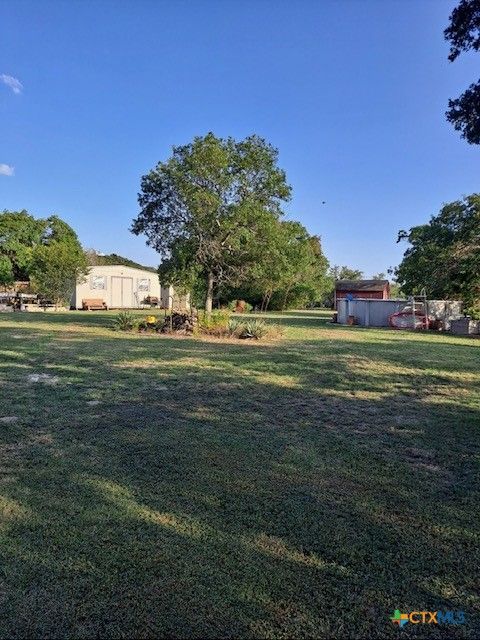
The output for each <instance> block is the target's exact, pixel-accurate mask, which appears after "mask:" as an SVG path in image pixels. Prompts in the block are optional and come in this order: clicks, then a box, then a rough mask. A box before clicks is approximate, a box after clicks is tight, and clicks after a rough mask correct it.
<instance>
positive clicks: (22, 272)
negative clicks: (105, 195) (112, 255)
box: [0, 211, 87, 304]
mask: <svg viewBox="0 0 480 640" xmlns="http://www.w3.org/2000/svg"><path fill="white" fill-rule="evenodd" d="M86 270H87V260H86V257H85V254H84V252H83V249H82V247H81V245H80V242H79V241H78V238H77V234H76V233H75V231H74V230H73V229H72V228H71V227H70V226H69V225H68V224H67V223H66V222H64V221H63V220H61V218H59V217H58V216H56V215H52V216H50V217H48V218H40V219H35V218H34V217H33V216H31V215H30V214H29V213H27V212H26V211H4V212H3V213H1V214H0V284H3V285H6V284H11V283H12V281H14V280H31V281H32V284H34V286H35V288H36V289H37V292H38V293H41V294H43V295H44V296H45V297H48V298H51V299H52V300H54V302H55V303H56V304H58V303H59V302H60V301H68V300H69V298H70V296H71V293H72V291H73V287H74V286H75V282H76V281H78V279H79V278H81V277H82V276H83V274H84V273H85V272H86Z"/></svg>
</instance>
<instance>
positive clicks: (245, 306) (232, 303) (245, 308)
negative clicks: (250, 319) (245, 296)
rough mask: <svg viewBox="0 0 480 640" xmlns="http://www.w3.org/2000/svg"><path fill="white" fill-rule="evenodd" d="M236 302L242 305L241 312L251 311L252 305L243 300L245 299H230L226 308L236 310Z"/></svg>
mask: <svg viewBox="0 0 480 640" xmlns="http://www.w3.org/2000/svg"><path fill="white" fill-rule="evenodd" d="M238 303H240V306H242V307H243V311H242V312H241V313H251V311H252V309H253V306H252V305H251V304H250V303H249V302H245V300H231V301H230V302H229V303H228V305H227V309H229V310H230V311H236V309H237V304H238Z"/></svg>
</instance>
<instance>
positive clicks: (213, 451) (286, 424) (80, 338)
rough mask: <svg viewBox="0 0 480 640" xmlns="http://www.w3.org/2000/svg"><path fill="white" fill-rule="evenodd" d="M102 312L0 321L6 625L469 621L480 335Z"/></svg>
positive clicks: (426, 629)
mask: <svg viewBox="0 0 480 640" xmlns="http://www.w3.org/2000/svg"><path fill="white" fill-rule="evenodd" d="M111 318H112V315H111V314H108V313H102V312H97V313H95V312H91V313H82V312H71V313H63V314H60V313H59V314H55V313H47V314H33V313H32V314H3V315H1V316H0V367H1V369H0V419H1V420H0V434H1V438H0V470H1V473H0V483H1V485H0V637H2V638H3V637H26V636H27V637H32V636H33V637H38V638H43V637H50V638H52V637H56V638H58V637H69V638H71V637H75V638H95V637H102V638H105V637H112V638H129V637H132V636H135V637H165V636H167V637H168V636H176V637H194V638H227V637H257V638H291V637H312V638H314V637H320V638H328V637H332V636H336V637H342V638H343V637H357V638H360V637H365V638H367V637H368V638H373V637H387V638H388V637H399V636H400V635H401V636H402V637H412V636H414V637H443V638H447V637H449V638H451V637H459V638H461V637H471V638H473V637H478V633H479V630H478V623H479V617H478V614H479V605H480V597H479V591H478V586H479V583H478V574H479V571H478V570H479V567H480V545H479V520H480V500H479V491H478V488H479V474H478V459H479V447H478V443H479V430H480V340H475V339H468V338H460V337H451V336H448V335H441V334H431V333H428V334H427V333H415V334H412V333H408V332H395V331H389V330H380V329H361V328H355V327H340V326H335V325H331V324H329V323H328V322H327V319H328V318H329V314H327V313H323V314H322V313H319V312H291V313H286V314H282V315H277V316H274V315H272V316H269V319H270V318H271V319H272V321H274V322H275V323H278V324H282V325H284V328H285V333H284V337H283V338H282V339H280V340H276V341H274V342H265V343H261V342H258V343H253V344H252V343H247V342H244V341H237V342H234V341H229V342H221V341H214V340H202V339H199V338H192V337H190V338H169V337H164V336H162V337H157V336H154V335H153V336H150V335H141V334H122V333H115V332H112V331H111V330H110V329H109V328H108V327H109V323H110V322H111ZM32 374H33V375H35V374H49V375H50V376H54V378H53V379H47V378H42V377H41V378H33V380H32V379H31V378H30V379H29V376H31V375H32ZM5 418H11V420H6V419H5ZM13 418H17V420H13ZM394 609H400V610H402V611H407V612H408V611H412V610H420V611H422V610H429V611H435V610H437V609H440V610H451V609H460V610H463V611H465V614H466V619H467V623H466V624H465V625H461V626H458V627H447V628H446V627H440V626H434V625H416V626H413V625H411V624H408V625H407V626H406V627H405V628H404V629H402V630H399V629H398V628H397V627H395V626H394V625H393V624H392V623H391V622H390V620H389V618H390V617H391V616H392V614H393V610H394ZM402 634H403V635H402Z"/></svg>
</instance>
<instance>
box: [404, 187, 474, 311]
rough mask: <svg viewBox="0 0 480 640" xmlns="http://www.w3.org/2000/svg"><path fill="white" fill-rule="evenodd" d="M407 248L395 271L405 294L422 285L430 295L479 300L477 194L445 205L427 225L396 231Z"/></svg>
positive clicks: (466, 300)
mask: <svg viewBox="0 0 480 640" xmlns="http://www.w3.org/2000/svg"><path fill="white" fill-rule="evenodd" d="M398 240H399V241H401V240H406V241H407V242H408V243H409V244H410V247H409V248H408V249H407V250H406V252H405V254H404V256H403V260H402V262H401V264H400V265H399V267H398V268H397V269H396V270H395V275H396V280H397V282H398V283H399V284H400V286H401V288H402V291H404V292H405V294H407V295H412V294H417V293H419V292H420V291H421V289H422V288H424V287H425V289H426V291H427V294H428V296H429V297H432V298H442V299H443V298H461V299H463V300H464V302H465V303H466V304H467V305H468V306H469V307H475V306H476V305H477V304H478V302H479V299H480V194H473V195H471V196H468V197H466V198H464V199H463V200H457V201H455V202H451V203H449V204H446V205H445V206H444V207H443V208H442V209H441V211H440V213H439V214H438V215H437V216H434V217H432V218H431V220H430V222H429V223H428V224H424V225H420V226H417V227H412V228H411V229H410V230H409V231H400V232H399V236H398Z"/></svg>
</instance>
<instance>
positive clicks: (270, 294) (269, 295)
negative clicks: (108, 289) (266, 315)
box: [263, 290, 273, 312]
mask: <svg viewBox="0 0 480 640" xmlns="http://www.w3.org/2000/svg"><path fill="white" fill-rule="evenodd" d="M272 295H273V290H270V291H269V292H268V295H267V298H266V300H265V306H264V307H263V310H264V312H266V311H267V309H268V305H269V304H270V300H271V298H272Z"/></svg>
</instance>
